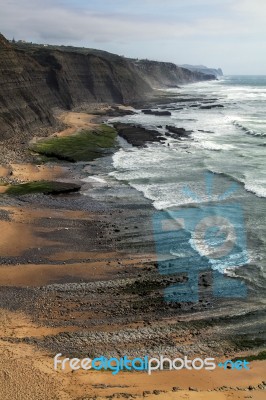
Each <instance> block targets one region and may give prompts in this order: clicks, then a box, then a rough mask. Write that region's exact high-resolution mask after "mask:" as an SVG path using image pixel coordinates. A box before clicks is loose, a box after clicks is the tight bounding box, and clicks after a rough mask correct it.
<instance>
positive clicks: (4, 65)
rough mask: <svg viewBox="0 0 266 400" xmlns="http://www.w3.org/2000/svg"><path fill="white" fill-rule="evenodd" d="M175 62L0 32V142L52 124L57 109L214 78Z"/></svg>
mask: <svg viewBox="0 0 266 400" xmlns="http://www.w3.org/2000/svg"><path fill="white" fill-rule="evenodd" d="M212 78H214V77H213V76H206V75H203V74H199V73H193V72H191V71H188V70H186V69H185V68H180V67H177V66H176V65H175V64H170V63H159V62H152V61H141V62H136V61H134V60H130V59H126V58H124V57H120V56H117V55H114V54H111V53H107V52H102V51H97V50H86V49H85V50H84V51H71V50H67V51H66V50H64V49H57V48H53V47H49V48H44V47H41V46H31V45H27V46H25V48H19V47H18V46H14V45H11V44H10V43H9V42H8V41H7V40H6V39H5V38H4V37H3V36H2V35H0V140H2V141H3V140H5V139H8V138H10V137H14V136H15V135H16V134H18V133H19V137H20V139H22V140H23V138H24V137H25V138H27V137H28V135H29V134H33V133H35V132H36V131H39V130H40V129H41V128H43V127H47V126H53V125H55V124H56V119H55V118H54V111H55V109H64V110H65V109H72V108H74V107H79V106H81V105H83V104H88V103H92V102H93V103H97V102H99V103H100V102H104V103H120V104H130V103H133V102H134V101H140V100H142V99H144V98H146V97H147V96H149V95H152V93H153V88H154V87H155V88H156V87H167V86H173V85H178V84H179V83H188V82H194V81H197V80H205V79H212Z"/></svg>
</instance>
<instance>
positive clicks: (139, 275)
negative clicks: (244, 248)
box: [0, 109, 265, 400]
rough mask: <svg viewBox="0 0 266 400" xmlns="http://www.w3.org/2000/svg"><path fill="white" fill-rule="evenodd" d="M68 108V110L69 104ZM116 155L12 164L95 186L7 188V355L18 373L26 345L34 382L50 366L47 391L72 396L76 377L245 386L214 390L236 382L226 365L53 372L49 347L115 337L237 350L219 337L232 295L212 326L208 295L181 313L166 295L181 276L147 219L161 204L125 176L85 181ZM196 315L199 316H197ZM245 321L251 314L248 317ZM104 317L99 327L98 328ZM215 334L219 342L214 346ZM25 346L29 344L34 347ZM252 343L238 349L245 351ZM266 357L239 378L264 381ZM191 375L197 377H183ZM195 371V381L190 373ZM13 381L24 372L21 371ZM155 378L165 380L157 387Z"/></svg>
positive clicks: (161, 345)
mask: <svg viewBox="0 0 266 400" xmlns="http://www.w3.org/2000/svg"><path fill="white" fill-rule="evenodd" d="M99 112H100V113H101V112H102V110H101V109H100V111H99ZM67 115H68V116H69V117H70V116H71V113H68V114H67ZM78 118H79V117H78V115H76V113H75V118H74V122H73V120H72V123H73V124H74V126H73V127H72V128H71V127H70V128H66V130H67V132H66V130H64V131H63V132H65V133H63V134H62V136H65V135H69V134H72V133H73V132H76V131H77V129H82V128H86V129H87V128H88V124H91V123H93V124H94V123H95V122H92V119H90V120H89V121H88V119H86V121H85V122H84V125H83V126H82V121H80V120H79V119H78ZM102 118H106V117H105V116H102V115H100V116H97V120H98V121H99V120H100V121H102ZM70 119H71V118H70ZM68 123H69V120H68ZM80 124H81V125H80ZM90 127H91V125H90ZM72 129H73V131H72ZM55 134H56V135H59V136H60V135H61V134H60V133H54V135H55ZM108 157H109V160H108ZM105 160H106V161H105ZM109 163H110V156H107V158H100V159H97V160H95V161H92V162H90V163H81V164H78V165H76V164H71V165H70V166H65V165H60V166H59V167H58V168H59V169H58V168H57V167H50V166H48V167H46V166H41V167H39V166H37V167H36V168H37V170H36V169H35V166H34V168H33V167H32V168H31V166H30V165H26V166H23V167H21V166H18V167H14V166H13V167H12V168H13V175H11V176H12V177H14V179H18V180H22V181H23V180H26V181H27V179H29V180H31V179H33V177H34V178H35V179H36V178H37V179H38V177H39V178H42V179H43V178H44V177H45V178H46V179H60V180H69V179H70V177H71V180H74V181H78V182H82V193H84V192H86V195H84V194H69V195H60V196H52V197H51V198H50V197H49V196H44V195H41V194H34V195H27V196H26V198H25V197H24V198H20V197H19V198H10V197H8V198H1V199H0V204H1V210H0V212H1V214H0V215H1V220H0V226H1V231H2V232H4V234H3V236H2V247H1V250H2V251H3V250H4V251H5V252H6V254H5V255H4V256H2V257H1V267H0V285H1V300H2V304H3V305H4V307H3V308H2V310H1V316H0V318H1V322H2V323H3V326H4V336H2V337H1V341H0V343H1V345H0V346H1V348H2V350H3V352H4V353H5V354H8V355H9V356H8V357H7V358H6V356H5V358H4V360H5V362H6V363H8V360H7V359H8V358H10V359H11V360H12V363H13V364H14V370H15V372H16V373H18V371H19V362H18V359H17V357H20V356H22V357H23V360H24V361H23V363H26V365H27V367H26V368H30V369H31V373H32V374H36V373H35V371H34V368H33V367H29V364H30V363H33V365H35V368H37V370H38V371H39V372H38V374H36V380H35V383H34V382H33V383H32V385H35V384H36V382H38V379H39V378H40V377H41V379H43V378H45V379H48V381H49V380H50V379H51V380H52V384H51V387H53V393H52V394H51V393H48V392H47V399H50V398H51V399H56V398H60V399H64V398H65V399H74V398H75V397H70V396H72V395H73V393H74V391H75V388H76V390H77V391H78V392H79V393H78V394H77V393H75V396H76V398H79V397H77V396H80V398H82V396H85V395H86V394H87V395H88V393H87V390H88V385H89V387H90V391H91V394H90V395H91V396H94V397H92V398H97V399H101V398H106V396H110V395H113V394H115V393H117V392H121V390H122V392H125V393H127V394H128V393H131V392H132V393H133V392H134V393H135V394H136V395H137V396H138V397H136V398H143V397H144V394H143V392H145V391H150V392H151V393H146V394H145V397H147V398H148V399H149V398H150V399H153V398H161V399H167V400H168V399H176V398H179V397H178V396H179V395H180V394H181V395H184V396H185V397H186V398H189V399H190V398H191V399H196V398H198V399H201V398H204V399H205V398H210V399H213V398H215V399H216V398H217V399H226V398H227V397H230V398H231V399H236V398H241V399H242V398H245V396H246V393H247V392H246V390H235V389H229V390H224V391H223V390H222V391H217V392H216V391H214V388H215V386H214V382H218V381H219V386H223V385H222V384H221V382H225V383H224V385H225V386H227V387H230V386H232V385H230V384H229V383H228V379H229V378H228V376H229V375H228V374H227V371H225V372H224V376H223V375H222V371H219V374H218V371H217V374H218V375H215V374H214V377H213V376H210V375H208V374H201V376H200V378H199V377H198V376H196V375H195V376H193V381H192V378H191V377H190V376H189V375H188V376H186V375H187V374H186V371H182V373H181V372H178V373H171V374H170V375H171V378H169V372H161V373H159V374H154V376H153V378H152V379H151V380H150V381H149V382H150V383H148V384H147V382H146V379H147V377H146V375H144V376H143V374H140V375H138V374H130V379H129V378H128V374H126V373H121V375H120V374H119V375H118V377H117V378H116V379H115V380H114V378H113V376H112V375H111V374H108V373H100V374H99V373H97V372H93V373H92V375H91V374H88V376H85V374H84V373H81V374H76V373H75V374H73V376H72V375H71V374H69V373H68V374H66V375H64V377H62V375H60V374H56V376H55V373H54V371H53V370H52V357H51V356H50V357H48V356H47V354H50V355H51V354H56V353H57V352H63V351H64V353H65V354H67V356H69V355H70V354H73V355H75V354H78V353H80V352H82V353H84V352H86V351H87V352H88V351H92V350H93V351H96V352H97V351H98V352H99V353H98V354H100V353H101V352H103V351H104V352H105V354H106V355H107V354H110V355H111V354H113V353H112V352H113V349H114V348H115V346H116V347H117V349H118V350H119V352H121V351H122V352H123V351H124V352H127V354H130V353H131V354H134V355H136V354H137V353H138V352H139V353H140V354H141V352H143V351H146V350H149V351H151V352H152V353H151V354H153V355H154V356H155V354H156V352H157V351H158V352H160V351H168V353H167V355H170V354H174V353H176V351H177V347H176V346H177V344H178V346H179V352H180V353H181V354H182V352H183V354H189V352H190V354H191V353H192V354H195V355H197V354H199V353H200V354H208V352H209V350H210V348H212V352H213V354H215V355H216V356H220V357H223V356H224V354H223V353H224V351H221V347H222V350H224V349H225V350H226V355H227V356H228V357H229V356H230V355H231V354H232V355H233V354H234V355H236V352H235V349H234V347H233V345H232V344H230V343H229V342H228V341H226V338H223V341H221V342H220V343H216V345H214V343H213V341H214V340H219V339H220V338H219V335H218V336H217V333H215V331H216V329H217V327H218V328H221V330H222V329H223V328H225V327H227V329H228V326H230V320H228V319H227V318H226V315H227V314H226V309H227V307H228V306H229V307H230V302H228V304H226V303H225V304H224V306H223V307H224V309H223V307H221V305H218V308H217V310H219V307H221V310H220V313H221V316H220V317H219V313H217V315H216V318H217V323H218V324H217V325H215V323H214V324H213V325H210V327H209V326H208V323H209V322H210V321H211V320H212V319H213V318H214V316H213V313H212V307H209V308H208V304H207V306H206V307H203V305H204V304H205V303H204V304H202V305H200V306H199V308H197V307H195V306H191V305H189V304H186V305H185V306H184V307H180V308H179V311H178V315H176V312H177V309H176V308H175V307H171V306H169V305H166V304H165V303H164V302H163V299H162V296H161V291H162V289H163V288H164V287H165V285H168V284H169V283H170V282H173V281H172V280H170V279H168V278H165V277H163V276H160V275H159V274H158V271H157V260H156V255H155V251H154V245H153V232H152V229H151V228H150V227H149V226H147V221H148V220H150V218H151V216H152V213H153V212H154V210H153V208H152V206H151V204H150V201H148V200H147V199H144V198H143V197H142V195H141V194H140V193H139V192H137V191H136V190H135V189H133V188H131V187H128V186H126V185H125V184H123V183H121V182H117V181H116V182H115V184H114V183H113V186H112V184H111V182H107V185H106V186H102V183H101V182H98V183H97V181H96V182H94V183H93V182H91V181H89V182H88V180H87V181H86V182H84V179H85V180H86V175H88V173H92V174H93V175H96V176H97V175H98V176H99V174H100V175H101V174H104V173H105V172H106V171H108V168H109ZM22 168H23V169H22ZM49 169H51V170H50V171H49ZM7 170H8V169H7V168H3V169H2V172H3V175H4V174H8V172H7ZM3 178H6V177H5V176H3ZM12 179H13V178H12ZM103 193H105V197H104V199H103V198H102V194H103ZM6 203H7V204H6ZM85 238H86V240H84V239H85ZM2 254H3V253H2ZM171 279H172V278H171ZM175 279H176V280H175ZM182 279H184V277H183V276H178V277H176V278H174V281H176V282H179V281H180V280H181V281H182ZM207 287H208V286H207ZM202 289H204V285H202ZM205 289H206V288H205ZM205 289H204V290H205ZM207 294H208V291H207ZM252 312H253V314H254V315H252ZM223 313H224V315H223ZM196 315H199V316H200V317H199V323H197V318H195V317H196ZM223 318H224V320H223ZM235 318H236V316H235ZM252 318H256V310H255V309H254V310H251V318H250V323H252ZM214 320H215V318H214ZM232 326H236V325H235V321H232ZM238 326H241V318H239V320H238ZM99 328H100V332H97V330H99ZM64 332H65V333H64ZM140 336H141V338H139V337H140ZM102 337H104V338H105V341H104V343H101V338H102ZM129 338H131V339H130V340H129ZM3 339H4V340H3ZM118 339H119V340H118ZM211 344H212V347H211V346H209V345H211ZM62 350H63V351H62ZM28 352H29V353H28ZM27 353H28V354H30V355H28V356H27V358H26V354H27ZM242 353H243V352H241V351H239V354H242ZM247 353H249V352H248V351H247ZM35 358H36V360H35ZM50 361H51V365H50V364H49V362H50ZM5 362H3V361H2V365H1V366H0V371H1V370H2V371H5V369H3V368H5V367H4V365H5ZM262 365H264V366H265V361H257V362H254V371H253V373H252V379H251V378H250V376H249V375H248V374H247V376H246V379H247V383H245V385H243V383H242V384H241V385H239V386H241V387H242V386H245V389H246V388H248V386H249V385H253V386H254V387H255V386H257V385H259V384H261V377H260V375H259V374H260V371H261V368H262V367H261V366H262ZM158 375H160V378H159V377H158ZM184 379H185V382H187V384H186V385H187V387H185V388H184V384H183V382H184ZM190 379H191V384H189V383H188V382H189V380H190ZM223 379H224V381H223ZM239 379H240V378H239ZM61 380H63V381H64V383H65V385H66V387H67V389H66V390H65V393H64V394H63V393H61V394H60V395H58V393H57V392H58V388H56V386H57V384H56V383H58V382H59V381H61ZM166 380H167V383H165V381H166ZM48 381H47V382H48ZM124 381H125V382H127V386H129V388H127V390H126V391H124V389H119V387H120V388H121V385H122V382H124ZM159 381H160V382H159ZM251 381H252V382H251ZM92 382H94V383H92ZM106 382H108V383H107V388H104V389H102V388H101V387H100V386H99V385H105V384H106ZM9 384H10V385H13V384H14V376H13V375H12V376H11V380H10V382H9ZM47 385H48V383H47ZM95 385H98V389H97V388H95ZM208 385H209V386H208ZM108 386H109V387H108ZM134 386H137V389H134ZM175 386H179V387H181V388H183V389H182V390H180V391H177V392H176V393H174V392H172V388H173V387H175ZM188 386H193V387H194V386H195V387H196V388H197V389H198V390H200V391H199V392H196V391H195V392H194V391H193V390H190V391H188ZM10 387H12V386H10ZM151 388H153V390H151ZM157 388H158V389H157ZM154 390H155V391H156V390H159V391H160V390H167V392H166V393H165V392H161V393H153V391H154ZM208 390H211V393H209V392H208ZM220 392H222V393H220ZM134 393H133V394H134ZM262 395H263V391H262V390H260V389H258V388H257V389H255V390H252V396H253V398H254V399H260V398H261V399H262ZM49 396H50V397H49ZM53 396H54V397H53ZM56 396H61V397H56ZM64 396H65V397H64ZM95 396H96V397H95ZM101 396H102V397H101ZM104 396H105V397H104ZM197 396H198V397H197ZM200 396H202V397H200ZM124 397H126V396H124ZM113 398H117V397H113Z"/></svg>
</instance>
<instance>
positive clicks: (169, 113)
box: [142, 110, 171, 117]
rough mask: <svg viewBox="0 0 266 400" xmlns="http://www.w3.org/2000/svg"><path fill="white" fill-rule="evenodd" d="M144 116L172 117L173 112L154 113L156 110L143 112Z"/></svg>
mask: <svg viewBox="0 0 266 400" xmlns="http://www.w3.org/2000/svg"><path fill="white" fill-rule="evenodd" d="M142 112H143V114H147V115H156V116H158V117H162V116H170V115H171V112H170V111H154V110H142Z"/></svg>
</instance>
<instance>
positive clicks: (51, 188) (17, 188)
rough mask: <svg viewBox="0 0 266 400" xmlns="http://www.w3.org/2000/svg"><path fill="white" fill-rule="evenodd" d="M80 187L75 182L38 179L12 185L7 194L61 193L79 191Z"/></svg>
mask: <svg viewBox="0 0 266 400" xmlns="http://www.w3.org/2000/svg"><path fill="white" fill-rule="evenodd" d="M79 189H80V185H77V184H74V183H66V182H52V181H38V182H29V183H22V184H18V185H12V186H10V187H9V188H8V189H7V190H6V192H5V194H8V195H11V196H22V195H25V194H33V193H43V194H60V193H69V192H77V191H79Z"/></svg>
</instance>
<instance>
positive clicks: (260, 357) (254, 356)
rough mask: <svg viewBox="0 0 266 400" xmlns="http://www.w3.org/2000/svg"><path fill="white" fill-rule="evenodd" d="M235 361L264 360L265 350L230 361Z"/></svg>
mask: <svg viewBox="0 0 266 400" xmlns="http://www.w3.org/2000/svg"><path fill="white" fill-rule="evenodd" d="M237 360H246V361H256V360H266V350H263V351H261V352H259V353H258V354H252V355H250V356H247V357H237V358H235V359H233V360H232V361H237Z"/></svg>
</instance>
